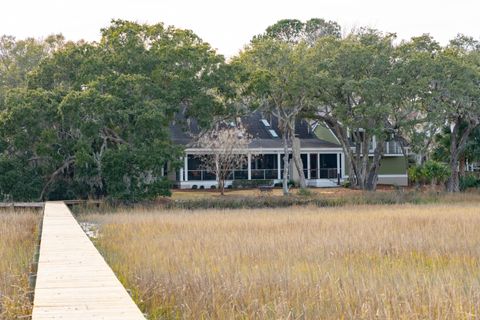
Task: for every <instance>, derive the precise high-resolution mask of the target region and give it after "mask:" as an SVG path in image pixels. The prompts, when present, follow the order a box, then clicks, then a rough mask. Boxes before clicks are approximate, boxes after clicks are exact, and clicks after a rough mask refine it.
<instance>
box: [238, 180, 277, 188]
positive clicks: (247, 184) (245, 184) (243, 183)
mask: <svg viewBox="0 0 480 320" xmlns="http://www.w3.org/2000/svg"><path fill="white" fill-rule="evenodd" d="M272 183H273V180H268V179H267V180H234V181H233V183H232V187H233V188H234V189H240V188H256V187H258V186H265V185H271V184H272Z"/></svg>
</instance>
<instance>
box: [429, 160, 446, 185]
mask: <svg viewBox="0 0 480 320" xmlns="http://www.w3.org/2000/svg"><path fill="white" fill-rule="evenodd" d="M422 172H423V175H424V177H425V178H426V180H427V181H428V182H430V183H431V184H432V186H433V185H436V184H438V183H444V182H445V181H447V179H448V177H449V176H450V169H449V168H448V167H447V166H446V165H445V164H443V163H440V162H437V161H432V160H430V161H427V162H425V164H424V165H423V170H422Z"/></svg>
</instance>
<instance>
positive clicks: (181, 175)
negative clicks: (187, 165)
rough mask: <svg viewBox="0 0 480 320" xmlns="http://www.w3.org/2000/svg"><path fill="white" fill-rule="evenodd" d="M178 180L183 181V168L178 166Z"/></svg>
mask: <svg viewBox="0 0 480 320" xmlns="http://www.w3.org/2000/svg"><path fill="white" fill-rule="evenodd" d="M180 182H183V168H180Z"/></svg>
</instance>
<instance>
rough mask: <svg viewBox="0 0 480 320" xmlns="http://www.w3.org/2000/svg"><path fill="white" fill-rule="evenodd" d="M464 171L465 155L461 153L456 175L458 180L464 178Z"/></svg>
mask: <svg viewBox="0 0 480 320" xmlns="http://www.w3.org/2000/svg"><path fill="white" fill-rule="evenodd" d="M465 170H466V159H465V154H464V153H462V155H461V156H460V160H459V163H458V174H459V177H460V178H465Z"/></svg>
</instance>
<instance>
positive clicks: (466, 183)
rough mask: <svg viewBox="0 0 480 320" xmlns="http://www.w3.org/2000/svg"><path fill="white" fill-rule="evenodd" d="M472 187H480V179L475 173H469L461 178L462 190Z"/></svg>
mask: <svg viewBox="0 0 480 320" xmlns="http://www.w3.org/2000/svg"><path fill="white" fill-rule="evenodd" d="M471 188H480V179H478V178H477V177H475V176H474V175H471V174H467V175H466V176H465V177H461V178H460V190H462V191H465V190H467V189H471Z"/></svg>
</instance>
